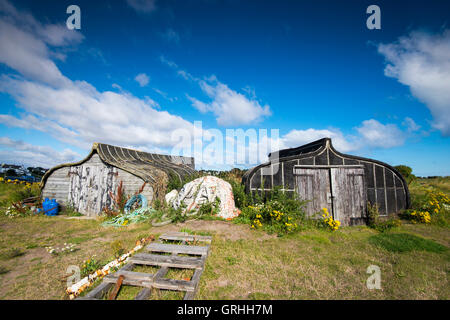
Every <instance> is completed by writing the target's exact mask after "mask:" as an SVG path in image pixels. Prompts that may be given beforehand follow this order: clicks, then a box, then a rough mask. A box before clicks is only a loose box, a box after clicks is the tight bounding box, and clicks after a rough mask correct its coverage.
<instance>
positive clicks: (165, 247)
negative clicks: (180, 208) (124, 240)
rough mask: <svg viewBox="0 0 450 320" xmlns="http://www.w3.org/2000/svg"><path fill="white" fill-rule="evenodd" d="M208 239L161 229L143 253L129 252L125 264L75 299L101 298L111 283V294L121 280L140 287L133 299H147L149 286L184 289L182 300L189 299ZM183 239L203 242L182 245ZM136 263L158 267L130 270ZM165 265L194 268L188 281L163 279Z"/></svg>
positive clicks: (193, 290)
mask: <svg viewBox="0 0 450 320" xmlns="http://www.w3.org/2000/svg"><path fill="white" fill-rule="evenodd" d="M211 240H212V238H211V237H209V236H199V235H190V234H188V233H185V232H170V233H165V234H163V235H161V236H160V237H159V238H158V240H157V241H156V242H152V243H150V244H149V245H147V246H146V247H145V251H147V252H146V253H137V254H135V255H134V256H132V257H131V258H130V260H128V263H127V264H126V265H124V266H123V267H122V268H120V269H119V270H118V271H117V272H115V273H112V274H109V275H107V276H105V277H104V278H103V282H102V283H101V284H99V285H98V286H97V287H95V288H94V289H93V290H92V291H90V292H89V293H88V294H86V296H84V297H80V298H77V300H101V299H102V297H103V296H104V295H105V294H107V293H108V292H109V291H110V289H111V288H112V287H113V286H114V285H116V288H115V289H114V291H115V294H113V295H114V296H115V295H116V294H117V292H118V290H119V289H120V286H121V285H122V284H123V285H129V286H137V287H142V290H141V291H140V292H139V293H138V294H137V295H136V297H135V298H134V300H146V299H148V297H150V295H151V292H152V289H164V290H176V291H185V292H186V294H185V295H184V300H192V299H194V297H195V294H196V292H197V289H198V284H199V281H200V276H201V275H202V273H203V270H204V267H205V260H206V257H207V256H208V252H209V247H210V243H211ZM167 241H181V245H178V244H168V243H164V242H167ZM187 242H192V243H197V242H202V243H205V244H206V245H205V246H197V245H186V243H187ZM161 253H162V254H165V255H162V254H161ZM167 253H170V255H167ZM179 254H183V256H179ZM138 265H144V266H156V267H160V269H159V270H158V271H157V272H156V273H155V274H149V273H143V272H134V271H133V268H134V267H135V266H138ZM169 268H178V269H194V274H193V276H192V278H191V279H190V280H189V281H188V280H176V279H167V278H165V276H166V274H167V272H168V271H169Z"/></svg>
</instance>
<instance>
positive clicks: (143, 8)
mask: <svg viewBox="0 0 450 320" xmlns="http://www.w3.org/2000/svg"><path fill="white" fill-rule="evenodd" d="M127 3H128V5H129V6H130V7H132V8H133V9H134V10H136V11H137V12H139V13H151V12H153V11H155V10H156V0H127Z"/></svg>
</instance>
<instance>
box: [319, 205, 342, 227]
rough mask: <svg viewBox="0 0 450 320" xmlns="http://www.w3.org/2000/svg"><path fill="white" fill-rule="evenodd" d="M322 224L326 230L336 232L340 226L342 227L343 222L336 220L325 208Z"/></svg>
mask: <svg viewBox="0 0 450 320" xmlns="http://www.w3.org/2000/svg"><path fill="white" fill-rule="evenodd" d="M322 212H323V214H322V218H323V219H322V224H323V226H325V227H326V228H329V229H331V230H332V231H335V230H337V229H339V226H340V225H341V222H340V221H339V220H334V219H333V217H332V216H331V215H330V213H329V212H328V209H327V208H323V209H322Z"/></svg>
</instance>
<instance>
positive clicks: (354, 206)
mask: <svg viewBox="0 0 450 320" xmlns="http://www.w3.org/2000/svg"><path fill="white" fill-rule="evenodd" d="M330 170H331V188H332V194H333V216H334V219H336V220H339V221H340V222H341V224H342V225H344V226H348V225H353V224H361V223H363V221H364V220H363V218H364V217H365V216H366V203H367V200H366V199H367V193H366V188H365V185H364V183H365V179H364V169H363V168H355V167H351V168H346V167H339V168H331V169H330Z"/></svg>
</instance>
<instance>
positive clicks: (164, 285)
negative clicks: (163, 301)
mask: <svg viewBox="0 0 450 320" xmlns="http://www.w3.org/2000/svg"><path fill="white" fill-rule="evenodd" d="M153 287H154V288H157V289H165V290H176V291H194V289H195V284H194V283H192V281H186V280H175V279H166V278H160V279H155V280H154V282H153Z"/></svg>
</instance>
